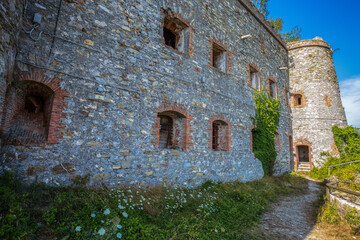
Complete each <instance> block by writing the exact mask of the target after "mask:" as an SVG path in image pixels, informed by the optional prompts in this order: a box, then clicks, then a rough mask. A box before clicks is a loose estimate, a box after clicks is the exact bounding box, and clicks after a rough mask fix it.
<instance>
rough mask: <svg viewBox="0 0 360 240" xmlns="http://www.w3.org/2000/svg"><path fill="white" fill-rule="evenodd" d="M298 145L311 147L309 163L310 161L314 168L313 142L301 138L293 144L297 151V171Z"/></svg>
mask: <svg viewBox="0 0 360 240" xmlns="http://www.w3.org/2000/svg"><path fill="white" fill-rule="evenodd" d="M298 146H307V147H308V149H309V163H310V168H312V165H313V162H312V157H313V155H312V142H310V141H309V140H308V139H306V138H300V139H298V140H297V141H296V142H294V144H293V147H294V152H295V161H294V165H295V171H296V170H297V169H298V164H299V153H298Z"/></svg>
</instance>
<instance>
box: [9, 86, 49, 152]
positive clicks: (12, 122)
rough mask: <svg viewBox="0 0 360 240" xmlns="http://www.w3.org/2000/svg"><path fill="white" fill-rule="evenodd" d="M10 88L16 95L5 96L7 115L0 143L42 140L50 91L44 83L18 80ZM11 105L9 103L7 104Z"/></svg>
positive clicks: (27, 143) (30, 142)
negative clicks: (16, 83) (11, 96)
mask: <svg viewBox="0 0 360 240" xmlns="http://www.w3.org/2000/svg"><path fill="white" fill-rule="evenodd" d="M10 91H13V92H14V94H15V95H16V97H15V98H14V99H12V100H11V99H7V100H6V101H10V102H8V103H7V104H8V106H7V107H6V108H7V109H6V112H7V114H6V115H7V116H6V117H5V118H6V123H5V122H4V124H5V126H3V129H4V136H3V138H4V143H5V144H7V145H32V144H41V143H45V142H46V140H47V137H48V130H49V123H50V115H51V108H52V102H53V98H54V92H53V91H52V90H51V89H50V88H49V87H47V86H46V85H44V84H42V83H38V82H34V81H22V82H21V83H20V84H19V86H17V88H16V89H15V88H14V89H10ZM10 105H12V106H10Z"/></svg>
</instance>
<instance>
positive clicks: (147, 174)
mask: <svg viewBox="0 0 360 240" xmlns="http://www.w3.org/2000/svg"><path fill="white" fill-rule="evenodd" d="M15 3H16V4H15ZM1 6H2V7H1V8H0V11H1V14H2V16H4V14H5V15H6V16H7V18H6V19H5V25H3V24H1V26H3V28H2V29H1V31H2V33H3V32H5V33H6V34H8V35H9V36H10V38H12V36H13V35H14V39H13V40H11V41H10V40H9V39H8V38H4V37H3V36H5V35H3V34H1V36H2V39H1V44H2V45H1V46H2V49H0V50H1V51H0V53H1V54H2V55H6V54H7V55H9V56H11V57H9V58H6V59H7V60H6V62H2V63H1V64H2V65H1V66H0V67H1V68H0V71H1V75H0V76H1V79H0V82H1V86H2V87H1V92H0V93H1V94H0V106H1V107H2V109H1V111H2V112H1V118H0V120H1V125H0V127H1V131H2V144H3V145H4V146H2V149H1V168H2V171H5V170H12V171H16V172H18V173H19V174H20V175H21V176H23V177H24V179H25V180H29V181H32V180H34V179H35V178H37V179H38V180H39V181H43V182H46V183H48V184H69V183H70V182H71V179H72V178H73V177H74V176H77V175H79V176H85V175H86V174H90V181H91V182H90V184H98V183H105V184H107V185H110V186H113V185H116V184H145V185H148V184H163V183H178V184H184V185H188V186H195V185H198V184H200V183H201V182H204V181H206V180H208V179H211V180H215V181H218V180H221V181H228V180H236V179H239V180H241V181H250V180H254V179H258V178H261V177H262V176H263V170H262V166H261V163H260V161H259V160H257V159H256V158H255V157H254V154H253V152H252V151H251V128H252V121H251V119H250V116H251V115H253V114H254V109H255V105H254V101H253V91H254V90H253V88H252V87H251V86H252V85H251V84H252V83H251V79H250V77H253V75H254V73H256V74H257V75H258V76H259V77H260V83H261V87H262V88H264V89H267V88H268V85H269V81H272V82H273V84H274V85H273V86H275V87H276V88H274V89H275V93H273V94H275V97H278V98H279V99H280V101H281V102H282V109H281V119H280V125H279V129H278V130H279V139H278V142H279V145H278V150H279V154H278V157H277V159H276V165H275V171H276V174H282V173H284V172H287V171H289V170H290V160H289V159H290V151H289V147H290V146H291V144H290V143H289V138H290V139H291V135H292V129H291V109H290V107H289V106H288V104H286V102H285V101H286V91H287V89H289V87H290V86H289V76H288V72H287V71H286V70H285V71H284V70H281V69H280V68H282V67H284V66H286V65H287V62H288V52H287V49H286V45H285V43H284V42H282V40H281V39H280V37H279V36H278V35H277V34H276V33H275V32H274V31H273V30H272V28H271V27H270V25H269V24H268V23H266V22H265V20H264V18H263V16H262V15H261V14H260V13H259V12H258V11H257V10H256V8H255V7H254V6H253V5H252V4H251V3H250V1H248V0H210V1H203V0H201V1H192V0H186V1H174V0H164V1H158V0H139V1H124V0H116V1H115V0H110V1H106V2H103V1H94V0H86V1H83V0H75V1H64V0H52V1H49V0H37V1H19V0H17V1H15V0H6V1H5V3H1ZM12 6H16V8H18V9H16V8H15V9H14V8H13V7H12ZM10 10H11V11H12V12H10ZM7 11H9V12H7ZM14 11H15V12H16V13H14ZM36 14H38V15H36ZM39 14H40V15H39ZM35 15H36V16H37V21H38V22H39V17H41V18H40V20H41V21H40V23H39V25H38V26H37V25H34V20H36V19H34V16H35ZM2 21H3V20H2ZM35 22H36V21H35ZM1 23H3V22H1ZM19 24H22V28H21V27H20V26H19ZM12 25H16V26H17V27H16V28H14V27H13V26H12ZM24 29H25V30H26V31H24ZM31 29H33V31H32V32H31ZM30 32H31V34H32V35H30ZM40 32H41V35H39V34H40ZM248 34H250V35H251V37H250V38H246V37H244V38H241V37H242V36H245V35H248ZM13 42H17V44H15V45H14V44H13V45H11V43H13ZM14 53H17V55H16V58H14ZM2 61H3V60H2ZM12 66H15V67H14V68H13V67H12ZM9 78H11V79H12V83H11V84H10V81H7V80H6V79H9ZM270 79H271V80H270ZM255 87H258V86H255ZM214 139H215V140H214Z"/></svg>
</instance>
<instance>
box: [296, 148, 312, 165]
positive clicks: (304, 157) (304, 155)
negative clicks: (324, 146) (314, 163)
mask: <svg viewBox="0 0 360 240" xmlns="http://www.w3.org/2000/svg"><path fill="white" fill-rule="evenodd" d="M297 152H298V161H299V163H301V162H304V163H310V158H309V147H308V146H298V147H297Z"/></svg>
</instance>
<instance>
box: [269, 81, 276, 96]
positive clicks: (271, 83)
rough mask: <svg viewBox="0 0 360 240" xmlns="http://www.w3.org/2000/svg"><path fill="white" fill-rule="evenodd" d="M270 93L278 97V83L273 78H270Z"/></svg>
mask: <svg viewBox="0 0 360 240" xmlns="http://www.w3.org/2000/svg"><path fill="white" fill-rule="evenodd" d="M269 95H270V97H273V98H276V83H275V82H274V81H273V80H271V79H270V80H269Z"/></svg>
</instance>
